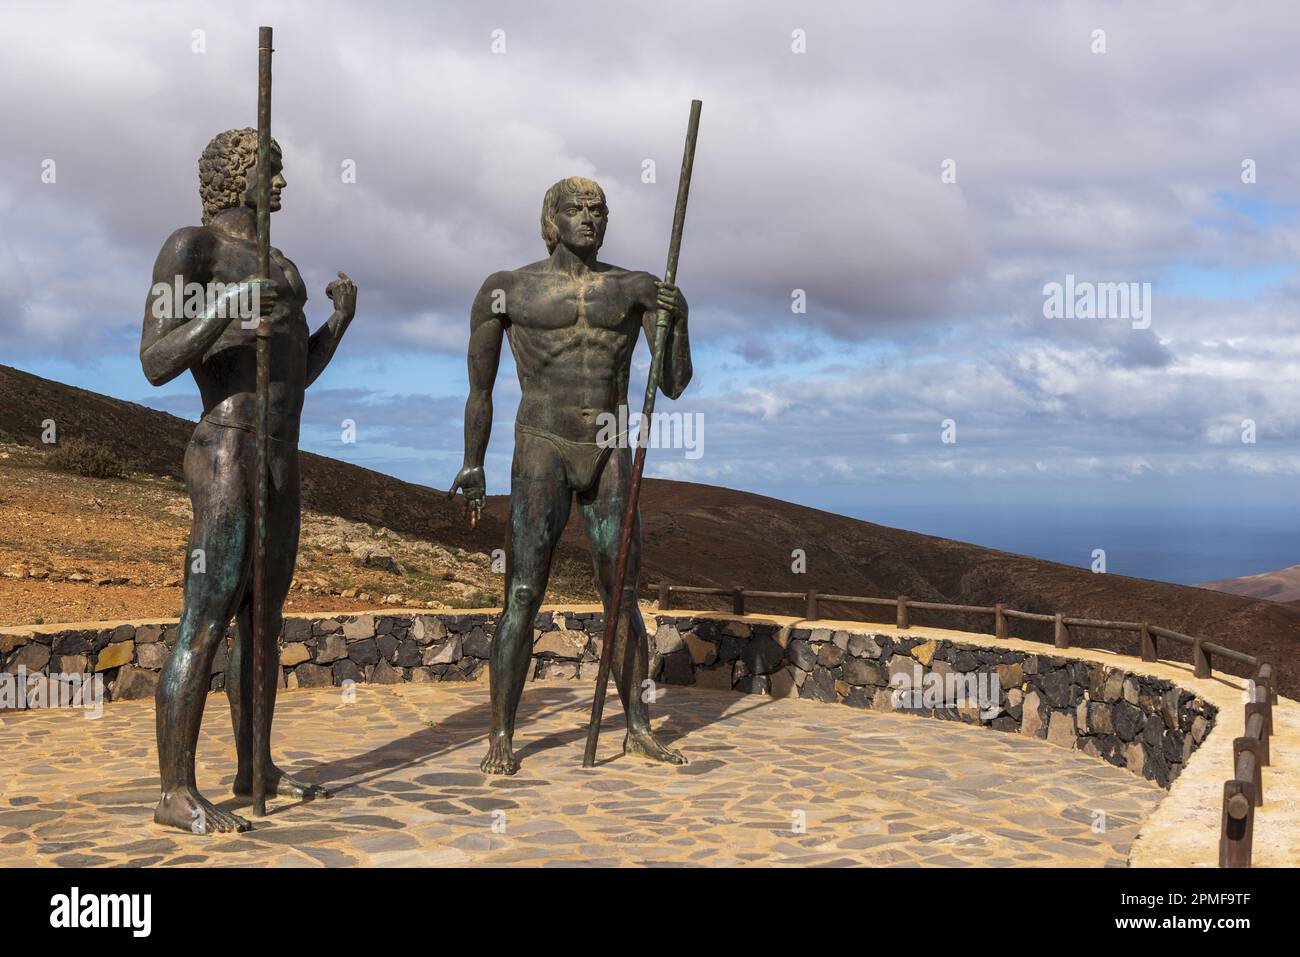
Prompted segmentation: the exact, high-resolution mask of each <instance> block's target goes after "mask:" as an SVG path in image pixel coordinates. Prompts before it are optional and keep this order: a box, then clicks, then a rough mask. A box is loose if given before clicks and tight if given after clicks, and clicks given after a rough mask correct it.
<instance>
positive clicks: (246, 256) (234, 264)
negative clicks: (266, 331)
mask: <svg viewBox="0 0 1300 957" xmlns="http://www.w3.org/2000/svg"><path fill="white" fill-rule="evenodd" d="M256 273H257V251H256V248H255V247H254V246H253V245H252V244H251V243H249V244H243V243H233V242H226V243H223V245H222V248H221V250H220V253H219V254H218V256H217V260H216V263H215V264H214V268H213V279H214V280H216V281H217V282H221V283H227V284H232V283H237V282H241V281H243V280H244V279H247V278H248V277H250V276H253V275H255V274H256ZM271 280H272V281H273V282H274V283H275V294H276V304H275V312H274V314H273V315H272V324H271V331H272V346H273V348H275V347H276V345H277V344H279V343H283V345H284V347H286V348H290V349H294V350H297V349H301V348H305V346H306V343H307V338H308V328H307V319H306V316H304V315H303V306H304V305H305V304H306V302H307V286H306V284H305V283H304V282H303V279H302V274H301V273H299V272H298V267H297V266H296V265H294V263H293V261H292V260H291V259H289V258H288V257H286V256H285V255H284V254H283V253H281V252H280V251H279V250H278V249H275V248H274V247H273V248H272V249H271ZM255 337H256V334H255V332H254V329H253V328H252V326H251V324H250V326H249V327H247V328H245V327H244V326H243V324H242V323H232V324H231V325H230V326H228V327H227V328H226V330H225V331H224V332H223V333H222V335H221V337H220V339H219V340H218V342H217V344H216V347H215V349H216V350H219V349H223V348H228V347H230V346H232V345H236V344H239V345H244V344H250V343H252V342H253V341H254V340H255Z"/></svg>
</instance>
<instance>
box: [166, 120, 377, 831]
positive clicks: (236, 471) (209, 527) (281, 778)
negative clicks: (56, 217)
mask: <svg viewBox="0 0 1300 957" xmlns="http://www.w3.org/2000/svg"><path fill="white" fill-rule="evenodd" d="M271 155H272V174H273V176H274V178H273V180H272V183H271V191H272V192H271V204H270V209H271V210H272V211H275V210H278V209H279V208H280V191H281V190H282V189H283V188H284V186H285V180H284V176H283V174H282V172H281V156H280V148H279V145H278V144H274V145H273V147H272V154H271ZM256 161H257V132H256V131H255V130H252V129H242V130H228V131H227V132H225V133H220V134H218V135H217V136H216V137H214V138H213V140H212V142H211V143H209V144H208V146H207V149H205V150H204V151H203V155H202V157H201V158H200V159H199V190H200V193H201V195H202V200H203V225H202V226H187V227H184V228H182V229H179V230H177V231H176V232H174V233H172V235H171V236H170V237H168V239H167V241H166V243H164V244H163V248H162V251H161V252H160V253H159V254H158V259H157V262H156V263H155V264H154V274H153V279H154V287H153V289H152V291H151V292H150V295H149V299H148V302H147V303H146V305H145V315H144V329H143V333H142V335H141V338H140V362H141V364H142V365H143V367H144V373H145V375H146V377H148V379H149V381H150V382H151V383H153V384H154V385H163V384H164V383H166V382H170V381H171V380H172V379H174V378H176V377H177V376H178V375H180V374H181V373H183V372H185V371H187V370H188V371H189V372H191V373H192V374H193V376H194V380H195V382H196V383H197V384H198V387H199V393H200V396H201V398H202V402H203V417H202V418H201V419H200V421H199V424H198V427H197V428H196V429H195V430H194V436H193V438H192V439H191V440H190V445H189V448H188V449H187V451H186V453H185V481H186V484H187V486H188V488H189V493H190V503H191V505H192V506H193V513H194V518H193V527H192V530H191V532H190V539H189V556H188V560H187V562H186V574H185V597H184V603H183V606H182V609H181V621H180V626H179V633H178V635H177V639H176V645H175V648H174V649H173V650H172V653H171V657H170V659H169V660H168V662H167V665H166V667H164V668H163V671H162V677H161V680H160V681H159V684H158V693H157V733H158V764H159V769H160V771H161V773H162V797H161V800H160V801H159V802H158V808H157V810H155V812H154V820H155V821H156V822H157V823H159V824H167V825H172V826H175V827H179V828H183V829H184V830H188V831H194V832H197V833H208V832H212V831H236V830H238V831H243V830H247V829H248V828H249V827H250V825H249V823H248V821H246V820H245V819H243V818H241V817H239V816H237V815H235V814H231V813H229V812H227V811H223V810H221V809H219V808H217V807H215V806H214V805H213V804H212V803H211V802H210V801H208V800H207V799H206V798H204V797H203V796H202V795H201V794H200V793H199V791H198V786H197V784H196V782H195V777H194V757H195V749H196V746H197V743H198V737H199V724H200V722H201V721H202V718H203V706H204V702H205V700H206V698H207V693H208V685H209V681H210V673H211V665H212V660H213V656H214V655H215V654H216V651H217V648H218V645H219V643H220V642H222V641H224V640H225V638H226V629H227V626H228V625H229V622H230V620H231V618H232V617H233V618H234V619H235V622H236V637H235V640H234V641H233V643H232V648H231V653H230V663H229V667H228V669H227V672H226V694H227V697H228V698H229V700H230V713H231V717H232V720H233V722H234V729H235V742H236V748H237V754H238V771H237V773H236V777H235V783H234V791H235V794H237V795H244V796H246V795H249V794H250V793H251V790H252V777H253V763H254V762H255V761H259V762H262V770H263V775H264V780H265V781H266V786H267V790H268V791H269V792H270V793H272V794H279V795H281V796H286V797H299V798H311V797H316V796H320V795H323V794H324V793H325V792H324V790H323V789H322V788H320V787H318V786H316V785H313V784H309V783H306V782H303V781H299V780H296V779H295V778H293V777H291V776H290V775H288V774H287V773H285V772H284V771H282V770H280V769H279V768H278V767H276V765H275V764H274V763H273V762H272V760H271V754H270V747H269V743H268V745H267V747H266V749H265V752H264V753H262V754H254V753H253V745H252V741H253V735H252V727H251V710H252V704H251V702H252V700H253V681H252V665H251V658H252V641H253V637H252V636H253V627H252V589H251V587H250V581H249V579H250V572H251V567H252V555H253V538H254V524H253V512H254V502H255V499H256V495H257V474H256V473H257V468H256V461H257V459H256V443H255V432H256V428H257V426H256V407H257V398H256V389H257V374H256V345H255V339H256V334H255V328H254V327H255V325H256V323H255V321H250V320H256V318H257V316H258V315H259V314H260V315H268V316H270V318H271V327H272V334H271V364H270V389H269V393H268V403H269V436H270V441H269V455H268V464H269V490H268V512H267V515H266V523H267V536H266V537H267V581H266V620H265V624H264V629H263V634H264V635H265V640H266V642H267V647H266V648H265V654H266V658H265V660H266V662H267V663H268V667H267V668H266V681H265V687H264V688H263V691H262V693H263V696H264V698H263V700H264V702H265V708H266V714H267V720H268V724H269V721H270V715H271V714H272V711H273V709H274V705H275V693H276V687H277V685H278V680H277V679H278V677H279V674H280V669H279V666H278V662H279V651H278V643H279V635H280V629H281V625H282V617H281V612H282V609H283V606H284V598H285V595H286V594H287V593H288V590H289V583H290V581H292V579H293V571H294V564H295V562H296V560H297V553H298V527H299V517H300V506H299V481H298V427H299V415H300V413H301V411H302V403H303V394H304V392H305V391H306V389H307V387H308V386H309V385H311V383H312V382H313V381H315V379H316V378H317V376H319V375H320V374H321V372H322V371H323V370H324V369H325V366H326V365H327V364H328V363H329V361H330V358H331V357H332V356H333V355H334V350H335V349H336V348H337V346H338V343H339V340H340V339H341V338H342V337H343V334H344V332H345V331H346V330H347V328H348V324H349V323H351V321H352V317H353V315H354V314H355V312H356V297H357V292H356V286H355V285H354V284H353V283H352V281H351V280H350V279H348V278H347V276H345V275H344V274H343V273H339V278H338V279H337V280H335V281H334V282H331V283H330V284H329V285H328V286H327V287H326V290H325V294H326V296H327V297H328V298H329V299H331V300H332V301H333V304H334V312H333V314H332V315H331V316H330V317H329V320H328V321H327V322H326V323H325V324H324V325H323V326H321V327H320V328H319V329H318V330H317V331H316V332H314V333H311V332H310V331H309V329H308V326H307V319H306V316H305V315H304V313H303V306H304V304H305V303H306V301H307V289H306V286H305V285H304V284H303V280H302V276H301V275H300V274H299V272H298V268H297V267H296V266H295V265H294V264H293V263H292V262H291V261H290V260H289V259H287V258H286V257H285V256H284V255H283V254H282V253H281V252H280V251H279V250H278V249H274V248H272V249H271V275H270V279H269V280H257V279H253V278H252V277H254V276H255V275H256V273H257V250H256V198H255V185H256V182H257V173H256V169H255V167H256ZM187 286H189V287H191V288H194V289H198V288H200V287H201V288H202V289H203V290H205V294H204V300H203V303H202V305H201V307H194V308H190V307H189V306H188V305H187V304H183V303H179V302H176V301H175V295H174V293H173V292H171V290H180V289H183V288H186V287H187ZM252 287H256V290H255V292H256V293H257V295H255V296H249V295H248V293H249V292H250V290H251V289H252ZM250 299H251V300H253V301H255V302H256V303H257V305H256V308H255V311H254V314H253V315H252V316H249V315H246V314H245V313H246V312H247V310H246V309H241V308H238V303H239V302H243V303H247V302H248V301H249V300H250ZM266 740H267V741H268V742H269V740H270V734H269V730H268V733H267V737H266Z"/></svg>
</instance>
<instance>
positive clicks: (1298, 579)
mask: <svg viewBox="0 0 1300 957" xmlns="http://www.w3.org/2000/svg"><path fill="white" fill-rule="evenodd" d="M1200 587H1201V588H1212V589H1214V590H1215V591H1222V592H1227V593H1228V594H1230V595H1244V596H1246V597H1247V598H1265V599H1267V600H1269V601H1280V602H1295V601H1300V565H1291V566H1290V567H1288V568H1279V569H1278V570H1277V571H1275V572H1261V573H1260V574H1258V575H1243V576H1242V577H1241V578H1225V579H1222V580H1220V581H1213V582H1205V583H1204V584H1202V585H1201V586H1200Z"/></svg>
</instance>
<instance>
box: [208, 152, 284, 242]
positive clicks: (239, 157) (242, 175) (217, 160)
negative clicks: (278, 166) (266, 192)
mask: <svg viewBox="0 0 1300 957" xmlns="http://www.w3.org/2000/svg"><path fill="white" fill-rule="evenodd" d="M271 152H272V153H279V152H280V144H279V143H277V142H276V141H275V140H274V139H272V140H271ZM256 165H257V130H254V129H249V128H248V127H244V129H242V130H226V131H225V132H224V133H218V134H217V135H216V136H214V137H212V141H211V142H210V143H208V145H207V146H206V147H205V148H204V150H203V155H202V156H200V157H199V196H200V198H202V200H203V224H204V225H205V226H206V225H207V224H208V223H209V222H211V221H212V217H213V216H215V215H217V213H219V212H221V211H222V210H223V209H229V208H230V207H232V206H239V205H242V204H243V202H244V193H245V191H246V190H247V189H248V171H249V170H251V169H252V168H253V167H254V166H256Z"/></svg>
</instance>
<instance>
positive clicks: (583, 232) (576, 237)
mask: <svg viewBox="0 0 1300 957" xmlns="http://www.w3.org/2000/svg"><path fill="white" fill-rule="evenodd" d="M608 221H609V207H608V206H606V205H605V191H604V190H603V189H601V188H600V184H599V183H597V182H596V181H595V180H594V179H586V178H585V177H582V176H570V177H569V178H568V179H562V180H560V181H559V182H558V183H556V184H555V185H554V186H552V187H551V188H550V189H548V190H547V191H546V198H545V199H543V200H542V241H543V242H544V243H546V251H547V252H548V253H553V252H555V247H556V246H558V245H560V244H561V243H563V244H564V245H565V246H568V247H569V248H570V249H572V250H573V251H574V252H577V253H584V252H595V251H596V250H597V249H599V248H600V244H601V243H603V242H604V241H605V226H606V224H607V223H608Z"/></svg>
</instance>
